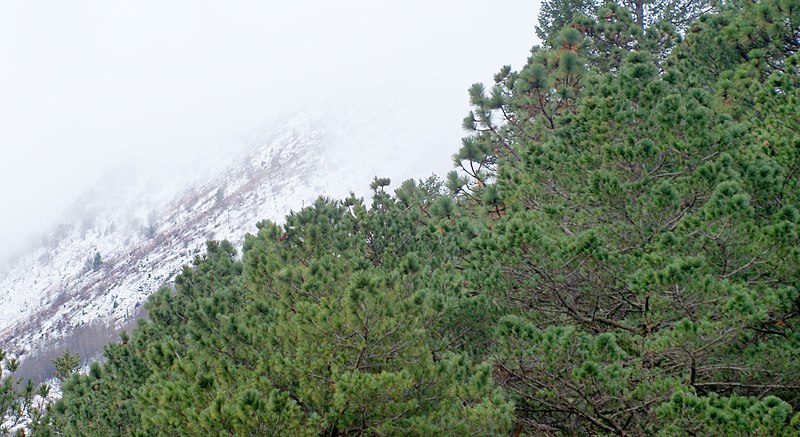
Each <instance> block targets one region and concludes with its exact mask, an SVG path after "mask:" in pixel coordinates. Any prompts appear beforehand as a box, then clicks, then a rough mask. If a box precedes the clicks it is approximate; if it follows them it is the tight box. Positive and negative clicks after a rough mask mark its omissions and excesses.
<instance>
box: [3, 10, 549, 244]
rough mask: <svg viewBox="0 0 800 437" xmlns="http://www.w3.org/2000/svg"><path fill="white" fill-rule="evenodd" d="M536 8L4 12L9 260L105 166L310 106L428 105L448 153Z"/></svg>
mask: <svg viewBox="0 0 800 437" xmlns="http://www.w3.org/2000/svg"><path fill="white" fill-rule="evenodd" d="M537 8H538V5H537V2H535V1H531V0H492V1H486V0H480V1H477V0H460V1H449V0H446V1H445V0H424V1H423V0H404V1H399V2H397V1H393V2H383V1H379V0H371V1H370V0H336V1H330V0H329V1H325V0H313V1H312V0H297V1H283V2H275V1H244V0H224V1H222V0H218V1H211V0H157V1H143V0H139V1H112V0H94V1H89V0H70V1H62V0H53V1H30V0H20V1H12V0H0V205H2V211H3V213H2V214H0V258H2V257H3V255H6V254H7V253H8V252H9V251H13V250H16V249H17V248H18V247H20V245H21V244H22V243H24V242H25V240H26V239H28V238H30V236H31V235H32V233H34V232H36V231H41V230H43V229H45V228H46V227H47V226H50V225H51V224H53V223H54V222H55V220H56V218H57V217H58V215H59V214H60V213H61V212H62V211H63V210H64V208H66V207H67V206H68V205H69V204H71V203H72V202H74V200H75V199H76V198H77V196H78V195H80V194H81V193H82V192H83V191H85V190H86V189H87V188H89V187H90V186H91V185H92V184H94V183H96V181H97V180H98V178H100V176H101V175H102V174H103V173H104V172H107V171H108V170H107V169H108V168H111V167H113V166H116V165H119V164H120V163H123V162H127V163H138V164H137V165H139V164H140V165H143V166H147V165H148V162H158V163H159V164H160V165H162V166H163V163H165V162H167V163H169V162H171V161H175V160H177V159H178V158H179V157H181V156H186V155H192V156H203V155H204V154H206V153H211V151H213V150H214V149H215V148H219V147H220V146H224V145H225V144H226V143H229V141H230V139H231V138H233V137H236V136H239V135H244V134H246V133H247V131H248V130H250V129H252V128H253V127H254V126H256V125H258V124H259V123H261V122H263V121H265V120H268V119H269V118H270V117H274V116H280V115H283V114H286V113H291V112H294V111H298V110H303V108H307V107H315V108H317V109H320V108H325V107H329V108H330V111H337V110H358V108H357V107H354V105H352V104H350V103H349V102H359V101H360V102H364V101H367V100H373V101H380V102H385V104H387V105H391V104H396V103H398V104H399V103H404V104H407V105H408V104H412V105H415V106H418V107H419V108H420V111H421V112H422V111H424V112H425V113H426V116H425V120H426V123H427V124H430V125H431V126H434V127H435V126H442V132H445V133H446V134H444V136H443V141H442V143H443V144H442V147H443V148H446V154H447V155H449V154H450V153H452V152H454V151H455V150H456V148H457V147H458V140H459V138H458V136H459V133H458V130H457V129H458V126H459V124H460V120H461V118H462V117H463V116H464V114H465V111H466V109H467V94H466V89H467V88H468V87H469V85H470V84H471V83H473V82H476V81H490V80H491V77H492V75H493V74H494V73H495V72H496V71H497V70H499V68H500V67H501V66H502V65H504V64H511V65H512V66H513V67H514V68H519V67H520V66H521V65H522V63H523V62H524V60H525V58H526V56H527V53H528V49H529V48H530V47H531V46H532V45H533V43H534V32H533V27H534V24H535V16H536V10H537ZM400 122H403V121H402V120H396V121H390V120H387V123H400ZM405 122H408V120H406V121H405ZM162 168H163V167H162Z"/></svg>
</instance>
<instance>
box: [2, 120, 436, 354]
mask: <svg viewBox="0 0 800 437" xmlns="http://www.w3.org/2000/svg"><path fill="white" fill-rule="evenodd" d="M370 126H371V125H370V123H369V119H368V118H362V119H361V120H354V119H352V118H351V119H348V120H346V121H343V120H342V119H339V120H332V119H326V121H323V119H320V118H304V119H293V120H290V121H289V122H288V123H285V124H283V125H282V126H281V127H279V128H278V129H266V130H265V132H264V133H260V134H258V135H255V136H254V137H253V138H252V139H251V140H249V145H248V146H247V147H244V148H243V149H241V150H236V151H235V152H232V153H231V155H230V156H227V157H226V159H225V162H223V163H220V164H218V165H217V166H216V169H215V170H213V171H212V172H211V175H210V176H206V177H202V178H198V179H197V180H196V181H194V182H193V183H190V184H189V185H187V186H183V187H181V188H180V189H177V190H170V189H164V188H161V189H159V188H158V187H157V184H156V186H155V187H154V185H153V184H152V183H150V184H145V185H144V186H143V187H140V188H138V189H137V188H131V189H129V190H128V192H127V193H126V192H123V191H124V190H122V189H120V188H115V189H111V190H110V191H111V192H110V195H109V196H108V198H106V199H102V196H97V195H87V196H86V197H85V199H84V200H83V201H81V202H80V203H79V204H78V205H76V206H75V208H74V209H73V210H72V212H71V214H70V216H69V217H67V218H65V220H64V224H62V225H60V226H59V227H57V228H56V229H54V230H52V231H51V232H50V233H49V234H47V236H46V238H44V239H43V244H42V245H41V246H39V247H37V248H35V249H34V250H32V251H30V252H29V253H27V254H26V255H25V256H24V257H23V258H22V259H21V260H20V261H19V262H17V263H16V265H15V266H14V267H13V268H12V269H10V270H9V271H7V272H5V273H3V274H0V347H2V348H4V349H6V350H9V351H10V352H12V353H14V354H17V355H19V356H20V357H22V358H23V359H24V358H25V355H26V354H27V353H29V352H30V351H37V350H41V349H42V348H43V347H45V346H52V345H54V344H58V343H59V342H61V341H63V340H64V339H65V338H68V337H69V335H70V334H71V333H72V332H73V331H74V330H75V329H76V328H78V327H85V326H89V325H92V324H95V325H97V324H103V325H105V324H109V323H110V324H112V325H115V326H121V325H122V324H125V323H126V322H129V321H132V320H133V318H134V317H135V316H136V315H137V314H139V311H140V308H141V306H142V304H143V302H144V301H145V300H146V298H147V296H148V295H149V294H150V293H152V292H154V291H155V290H156V289H158V287H160V286H161V285H164V284H169V282H170V281H171V279H172V278H173V277H174V276H175V275H176V274H177V273H178V272H179V270H180V268H181V266H182V265H184V264H186V263H188V262H190V261H191V259H192V258H194V257H195V256H196V255H198V254H201V253H202V252H203V250H204V245H205V242H206V241H207V240H209V239H215V240H220V239H229V240H231V241H232V242H234V245H235V246H240V243H241V240H242V239H243V237H244V235H245V233H246V232H248V231H252V230H254V229H255V226H254V225H255V223H256V222H258V221H259V220H262V219H271V220H277V221H279V220H280V219H282V217H283V216H284V215H285V214H286V213H288V212H289V211H290V210H292V209H298V208H300V207H302V206H303V205H304V204H308V203H310V202H311V201H313V200H314V199H315V198H316V197H317V196H318V195H329V196H335V197H340V196H343V195H346V194H347V193H348V192H349V191H352V190H355V191H356V192H359V191H360V194H362V195H363V194H364V189H365V188H366V187H367V185H368V183H369V180H370V179H371V178H372V176H374V175H375V174H378V173H381V172H391V174H393V175H395V174H398V173H400V174H403V169H402V168H399V167H398V166H397V162H398V157H397V156H396V154H397V153H398V152H399V151H400V150H404V149H406V150H407V149H408V145H404V144H403V140H402V139H399V138H401V137H398V136H396V135H397V134H398V133H397V132H390V133H386V132H378V131H376V129H375V128H374V127H373V128H370ZM406 138H407V136H406ZM411 164H412V163H409V165H411ZM390 167H391V168H390ZM408 168H410V167H408ZM423 168H424V167H423ZM418 176H423V175H418ZM96 253H99V254H100V256H101V258H102V265H101V266H99V267H98V266H94V267H95V268H92V267H93V266H92V260H93V258H94V256H95V254H96ZM98 346H99V345H98Z"/></svg>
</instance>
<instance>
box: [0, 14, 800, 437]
mask: <svg viewBox="0 0 800 437" xmlns="http://www.w3.org/2000/svg"><path fill="white" fill-rule="evenodd" d="M537 31H538V32H539V34H540V36H541V39H542V41H543V45H542V46H537V47H534V48H533V49H532V51H531V55H530V57H529V59H528V62H527V64H526V65H525V66H524V67H523V68H522V69H520V70H519V71H512V69H511V68H510V67H503V68H502V69H501V70H500V72H499V73H498V74H497V75H496V76H495V78H494V83H492V84H489V85H484V84H475V85H474V86H473V87H472V88H471V89H470V90H469V98H470V101H471V104H472V106H473V110H472V111H471V112H470V114H469V115H468V116H467V117H466V118H465V119H464V128H465V129H466V130H467V131H468V132H469V134H468V136H467V137H466V138H464V140H463V143H462V145H461V147H460V148H459V149H458V150H457V152H456V153H455V155H454V161H455V165H456V167H457V170H455V171H453V172H451V173H450V174H448V175H447V177H446V178H444V179H443V180H439V179H438V178H436V177H431V178H430V179H428V180H422V181H412V180H409V181H405V182H403V183H402V184H401V185H400V186H399V187H398V188H397V189H396V190H394V192H393V193H391V192H389V191H388V190H387V187H388V186H389V185H390V180H389V179H385V178H376V179H375V180H374V181H373V183H372V185H371V187H372V190H373V197H372V200H371V203H370V204H365V202H364V201H363V200H362V199H359V198H355V197H354V196H351V197H350V198H347V199H343V200H334V199H326V198H320V199H319V200H318V201H317V202H316V203H315V204H314V205H312V206H310V207H308V208H305V209H303V210H301V211H298V212H296V213H293V214H290V215H289V216H288V217H287V218H286V222H285V224H283V225H278V224H275V223H272V222H266V221H265V222H261V223H259V224H258V233H257V234H255V235H248V236H247V238H246V241H245V244H244V247H243V248H242V250H241V257H239V256H238V255H237V250H236V248H234V247H232V246H231V244H229V243H227V242H224V241H223V242H209V243H208V250H207V253H206V254H205V255H204V256H202V257H198V258H197V259H196V260H195V261H194V263H193V265H191V266H187V267H185V268H184V270H183V272H182V273H181V274H180V275H179V276H178V277H177V279H176V281H175V287H174V290H173V289H170V288H166V287H165V288H162V289H161V290H159V291H158V292H157V293H155V294H154V295H153V296H152V297H151V298H150V300H149V302H148V303H147V310H148V314H149V319H148V320H147V321H140V323H139V325H138V327H137V328H136V329H134V330H133V332H131V333H130V334H123V335H122V339H121V341H120V342H118V343H116V344H111V345H109V346H108V347H107V348H106V351H105V358H106V359H105V361H104V362H103V363H102V364H98V363H94V364H92V365H91V368H90V370H89V372H88V374H78V373H74V374H72V375H71V376H70V377H69V378H65V379H66V380H65V382H64V384H63V397H62V399H60V400H58V401H56V402H54V403H52V404H51V405H50V406H49V407H44V406H39V407H37V406H36V405H34V404H33V400H35V399H36V398H37V397H36V396H35V391H36V389H35V388H34V387H32V386H30V385H29V386H28V387H22V386H17V385H15V384H16V382H15V381H14V380H13V374H9V371H12V372H13V363H11V364H12V365H11V366H7V367H8V369H7V370H6V373H5V374H4V375H3V378H4V380H3V384H4V385H3V387H2V389H0V390H2V397H0V413H2V414H3V417H4V418H6V419H8V418H14V417H17V416H19V414H17V413H20V412H21V409H20V405H23V404H24V405H25V408H24V409H25V411H28V412H31V413H36V414H31V416H32V419H33V422H32V423H31V424H30V426H29V432H32V433H33V434H34V435H102V436H111V435H166V434H171V435H331V436H333V435H439V434H442V435H446V434H449V435H501V434H509V433H511V434H515V435H520V434H525V435H654V434H661V435H763V436H775V435H793V434H794V435H796V434H800V414H799V413H798V411H800V234H799V231H800V186H798V181H799V180H800V54H798V50H800V2H799V1H798V0H760V1H757V2H753V1H746V0H745V1H738V0H737V1H732V2H723V3H717V2H701V1H684V2H680V1H677V2H673V1H660V0H659V1H646V0H632V1H625V2H620V3H613V2H607V3H603V4H599V3H597V2H593V1H579V0H551V1H545V3H544V5H543V8H542V13H541V15H540V22H539V25H538V27H537ZM41 390H44V391H41ZM40 391H41V393H42V394H45V395H46V387H45V388H43V389H40ZM37 408H38V409H37ZM15 414H17V416H15Z"/></svg>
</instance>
